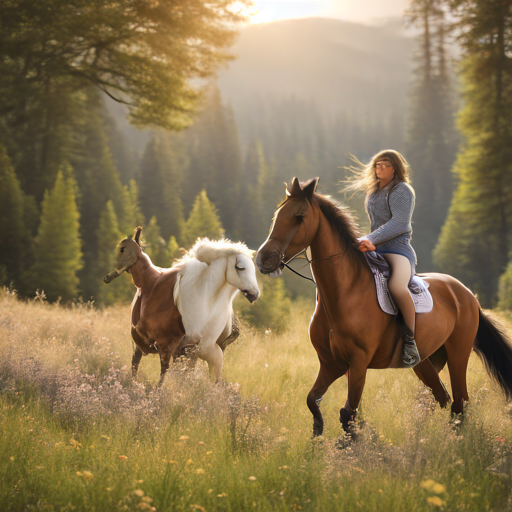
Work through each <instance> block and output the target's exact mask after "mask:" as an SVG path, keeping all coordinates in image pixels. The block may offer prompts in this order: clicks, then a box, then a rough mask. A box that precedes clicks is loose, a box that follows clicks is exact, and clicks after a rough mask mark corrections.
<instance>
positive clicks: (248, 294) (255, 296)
mask: <svg viewBox="0 0 512 512" xmlns="http://www.w3.org/2000/svg"><path fill="white" fill-rule="evenodd" d="M242 295H243V296H244V297H245V298H246V299H247V300H248V301H249V302H250V303H251V304H252V303H253V302H255V301H256V300H257V299H258V297H259V296H260V293H259V292H256V293H251V292H250V291H248V290H242Z"/></svg>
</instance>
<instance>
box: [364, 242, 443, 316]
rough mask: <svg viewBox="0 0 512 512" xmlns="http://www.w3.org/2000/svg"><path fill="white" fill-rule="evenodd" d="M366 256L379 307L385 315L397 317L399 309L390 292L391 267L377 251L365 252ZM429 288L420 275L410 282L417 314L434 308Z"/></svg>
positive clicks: (410, 290) (413, 277)
mask: <svg viewBox="0 0 512 512" xmlns="http://www.w3.org/2000/svg"><path fill="white" fill-rule="evenodd" d="M364 255H365V257H366V261H367V262H368V265H369V267H370V269H371V271H372V273H373V277H374V278H375V286H376V288H377V299H378V301H379V306H380V307H381V309H382V311H384V313H388V314H389V315H397V314H398V308H397V307H396V305H395V303H394V301H393V298H392V297H391V294H390V293H389V290H388V278H389V265H388V263H387V261H386V260H385V259H384V257H383V256H382V255H381V254H379V253H377V252H375V251H371V252H365V253H364ZM428 286H429V285H428V282H427V281H425V280H424V279H422V278H421V277H420V276H418V275H415V276H412V278H411V280H410V281H409V292H410V294H411V297H412V300H413V301H414V309H415V310H416V313H429V312H430V311H432V308H433V307H434V301H433V299H432V294H431V293H430V292H429V290H428Z"/></svg>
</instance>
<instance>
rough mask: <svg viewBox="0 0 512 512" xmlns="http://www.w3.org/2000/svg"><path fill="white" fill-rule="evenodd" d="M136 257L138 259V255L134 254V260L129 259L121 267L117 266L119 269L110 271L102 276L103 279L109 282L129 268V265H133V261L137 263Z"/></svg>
mask: <svg viewBox="0 0 512 512" xmlns="http://www.w3.org/2000/svg"><path fill="white" fill-rule="evenodd" d="M138 259H139V255H138V254H137V255H136V256H135V260H134V261H130V262H129V263H127V264H126V265H125V266H124V267H123V268H119V269H117V268H116V269H114V270H112V272H110V273H109V274H107V275H106V276H105V277H104V278H103V281H104V282H105V283H107V284H108V283H111V282H112V281H113V280H114V279H116V278H118V277H119V276H120V275H121V274H122V273H123V272H125V271H127V270H129V269H130V268H131V267H133V265H135V263H137V260H138Z"/></svg>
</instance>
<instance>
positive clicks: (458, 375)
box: [447, 347, 470, 414]
mask: <svg viewBox="0 0 512 512" xmlns="http://www.w3.org/2000/svg"><path fill="white" fill-rule="evenodd" d="M447 350H448V371H449V372H450V380H451V383H452V394H453V403H452V414H462V413H463V412H464V402H467V401H468V400H469V395H468V388H467V383H466V373H467V369H468V361H469V355H470V351H467V352H466V351H461V352H458V351H457V350H453V351H452V350H450V348H448V347H447Z"/></svg>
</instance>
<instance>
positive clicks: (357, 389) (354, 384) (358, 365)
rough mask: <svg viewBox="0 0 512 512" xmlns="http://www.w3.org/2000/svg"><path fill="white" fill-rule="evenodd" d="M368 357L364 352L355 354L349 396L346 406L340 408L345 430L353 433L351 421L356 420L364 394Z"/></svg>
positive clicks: (349, 382) (350, 371) (351, 368)
mask: <svg viewBox="0 0 512 512" xmlns="http://www.w3.org/2000/svg"><path fill="white" fill-rule="evenodd" d="M367 359H368V358H367V357H366V355H365V354H364V353H361V354H360V355H359V357H356V356H353V359H352V361H351V364H350V369H349V374H348V398H347V401H346V402H345V406H344V407H342V409H341V410H340V422H341V425H342V426H343V430H344V431H345V432H347V433H349V434H351V433H352V428H351V422H353V421H354V420H355V417H356V412H357V408H358V407H359V402H360V401H361V396H362V395H363V389H364V384H365V382H366V372H367V369H368V360H367Z"/></svg>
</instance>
